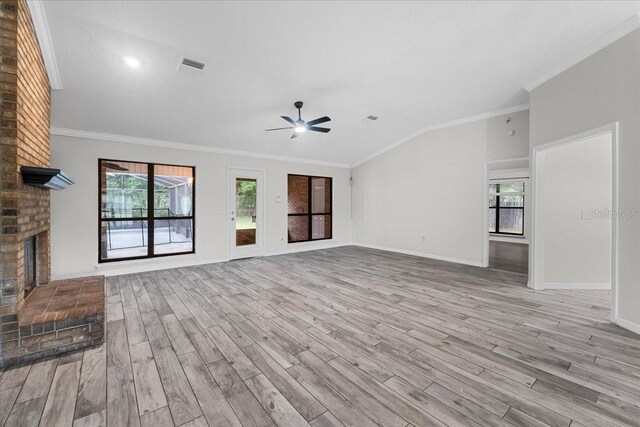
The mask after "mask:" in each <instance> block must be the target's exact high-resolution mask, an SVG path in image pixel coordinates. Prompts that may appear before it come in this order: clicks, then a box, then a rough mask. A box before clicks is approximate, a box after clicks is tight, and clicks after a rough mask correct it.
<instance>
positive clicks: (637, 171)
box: [530, 30, 640, 332]
mask: <svg viewBox="0 0 640 427" xmlns="http://www.w3.org/2000/svg"><path fill="white" fill-rule="evenodd" d="M639 76H640V30H635V31H633V32H631V33H629V34H627V35H626V36H624V37H623V38H621V39H619V40H618V41H616V42H614V43H612V44H611V45H609V46H607V47H606V48H604V49H602V50H600V51H598V52H597V53H595V54H594V55H592V56H590V57H588V58H586V59H585V60H583V61H581V62H580V63H578V64H577V65H575V66H573V67H571V68H570V69H568V70H567V71H565V72H563V73H561V74H559V75H558V76H556V77H554V78H553V79H551V80H549V81H548V82H546V83H545V84H543V85H541V86H539V87H538V88H536V89H534V90H533V91H532V92H531V93H530V109H531V125H530V126H531V131H530V132H531V147H534V146H537V145H540V144H544V143H548V142H551V141H555V140H558V139H561V138H565V137H568V136H571V135H575V134H578V133H580V132H584V131H587V130H590V129H595V128H597V127H600V126H604V125H607V124H609V123H613V122H616V121H617V122H619V139H618V144H619V208H620V209H621V210H623V211H624V210H628V211H634V210H635V211H637V210H639V209H640V186H639V185H638V183H640V167H638V165H640V78H639ZM618 252H619V261H618V262H619V270H618V295H619V313H618V314H619V317H620V318H621V319H622V320H621V322H622V323H624V324H625V326H626V327H629V328H633V327H635V328H636V331H637V332H640V263H639V262H638V260H640V220H639V219H638V218H632V217H629V218H624V217H623V218H620V219H619V241H618ZM619 321H620V320H619ZM633 325H635V326H633Z"/></svg>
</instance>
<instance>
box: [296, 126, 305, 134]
mask: <svg viewBox="0 0 640 427" xmlns="http://www.w3.org/2000/svg"><path fill="white" fill-rule="evenodd" d="M293 130H294V132H295V133H303V132H306V131H307V127H306V126H303V125H297V126H296V127H295V128H293Z"/></svg>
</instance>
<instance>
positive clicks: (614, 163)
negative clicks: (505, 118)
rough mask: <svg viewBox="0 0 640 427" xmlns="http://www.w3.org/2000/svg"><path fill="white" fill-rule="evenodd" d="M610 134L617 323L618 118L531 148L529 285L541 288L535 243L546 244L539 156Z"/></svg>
mask: <svg viewBox="0 0 640 427" xmlns="http://www.w3.org/2000/svg"><path fill="white" fill-rule="evenodd" d="M606 134H611V212H612V215H611V216H612V218H611V321H612V322H613V323H616V322H617V320H618V268H619V266H618V250H619V248H618V237H619V236H618V209H619V205H618V197H619V192H618V122H614V123H610V124H608V125H604V126H600V127H598V128H595V129H591V130H587V131H585V132H581V133H579V134H576V135H572V136H568V137H566V138H561V139H558V140H556V141H552V142H549V143H546V144H541V145H538V146H535V147H533V148H532V150H531V187H532V190H533V191H532V197H531V202H532V209H531V236H530V238H529V242H530V246H529V285H528V286H529V287H530V288H533V289H540V286H539V285H538V284H537V280H538V279H539V278H538V277H536V276H537V272H536V269H537V268H538V265H537V264H536V263H538V262H544V259H543V260H542V261H540V260H538V259H537V258H536V247H537V246H536V245H539V246H540V247H542V246H543V245H544V236H543V235H537V233H536V230H539V227H538V226H539V224H538V215H537V214H536V200H538V190H537V186H536V181H537V178H538V170H537V168H536V158H537V156H538V154H540V153H541V152H543V151H546V150H549V149H552V148H557V147H560V146H563V145H568V144H573V143H576V142H580V141H583V140H585V139H589V138H594V137H597V136H600V135H606Z"/></svg>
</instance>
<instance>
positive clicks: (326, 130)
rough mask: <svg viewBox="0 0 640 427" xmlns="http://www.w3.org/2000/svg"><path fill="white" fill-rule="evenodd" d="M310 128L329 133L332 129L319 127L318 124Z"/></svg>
mask: <svg viewBox="0 0 640 427" xmlns="http://www.w3.org/2000/svg"><path fill="white" fill-rule="evenodd" d="M308 130H312V131H314V132H322V133H327V132H329V131H330V130H331V129H329V128H319V127H317V126H309V128H308Z"/></svg>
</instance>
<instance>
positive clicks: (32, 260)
mask: <svg viewBox="0 0 640 427" xmlns="http://www.w3.org/2000/svg"><path fill="white" fill-rule="evenodd" d="M36 259H37V257H36V236H33V237H29V238H28V239H27V240H25V241H24V294H25V296H26V295H28V294H29V292H31V291H32V290H33V288H34V287H35V286H36V267H37V266H36Z"/></svg>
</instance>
